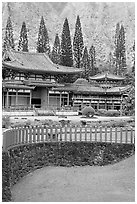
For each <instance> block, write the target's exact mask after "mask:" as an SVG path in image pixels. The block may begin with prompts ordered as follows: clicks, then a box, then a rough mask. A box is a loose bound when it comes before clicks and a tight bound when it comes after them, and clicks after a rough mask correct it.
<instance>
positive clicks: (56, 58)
mask: <svg viewBox="0 0 137 204" xmlns="http://www.w3.org/2000/svg"><path fill="white" fill-rule="evenodd" d="M60 51H61V48H60V40H59V36H58V34H56V37H55V41H54V46H53V49H52V53H51V60H52V62H53V63H55V64H60Z"/></svg>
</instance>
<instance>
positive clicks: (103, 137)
mask: <svg viewBox="0 0 137 204" xmlns="http://www.w3.org/2000/svg"><path fill="white" fill-rule="evenodd" d="M79 141H83V142H109V143H125V144H134V143H135V129H134V128H132V127H115V128H112V127H110V128H109V127H101V126H100V127H98V126H96V127H94V128H93V127H89V126H85V127H82V126H75V127H72V126H65V127H62V126H60V127H58V126H51V127H45V126H32V127H16V128H13V129H10V130H7V131H5V132H3V150H8V149H10V148H12V147H14V146H16V145H22V144H33V143H40V142H79Z"/></svg>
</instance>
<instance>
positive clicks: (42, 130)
mask: <svg viewBox="0 0 137 204" xmlns="http://www.w3.org/2000/svg"><path fill="white" fill-rule="evenodd" d="M41 142H44V126H42V127H41Z"/></svg>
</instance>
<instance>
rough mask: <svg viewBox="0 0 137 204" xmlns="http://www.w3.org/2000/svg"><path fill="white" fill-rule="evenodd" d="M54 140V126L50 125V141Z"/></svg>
mask: <svg viewBox="0 0 137 204" xmlns="http://www.w3.org/2000/svg"><path fill="white" fill-rule="evenodd" d="M52 140H53V126H50V142H52Z"/></svg>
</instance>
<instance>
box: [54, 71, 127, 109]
mask: <svg viewBox="0 0 137 204" xmlns="http://www.w3.org/2000/svg"><path fill="white" fill-rule="evenodd" d="M124 79H125V78H124V77H121V76H117V75H113V74H111V73H107V72H105V73H102V74H97V75H95V76H93V77H89V82H88V81H87V80H86V79H82V78H79V79H77V80H76V81H75V82H74V83H73V84H68V85H66V86H65V87H55V88H53V90H56V91H65V92H68V93H69V98H70V101H71V106H73V107H74V109H75V110H81V109H82V108H83V107H85V106H92V107H93V108H94V109H95V110H97V109H106V110H109V109H113V110H114V109H115V110H121V109H122V108H123V106H124V97H126V96H127V92H128V90H130V88H131V87H130V85H127V86H125V85H122V84H123V81H124Z"/></svg>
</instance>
